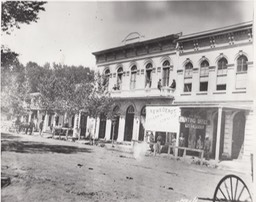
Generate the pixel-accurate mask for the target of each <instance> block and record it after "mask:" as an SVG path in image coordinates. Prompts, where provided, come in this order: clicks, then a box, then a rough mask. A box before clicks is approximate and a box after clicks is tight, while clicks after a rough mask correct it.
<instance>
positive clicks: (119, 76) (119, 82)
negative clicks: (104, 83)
mask: <svg viewBox="0 0 256 202" xmlns="http://www.w3.org/2000/svg"><path fill="white" fill-rule="evenodd" d="M122 79H123V68H122V67H119V68H118V70H117V90H121V87H122Z"/></svg>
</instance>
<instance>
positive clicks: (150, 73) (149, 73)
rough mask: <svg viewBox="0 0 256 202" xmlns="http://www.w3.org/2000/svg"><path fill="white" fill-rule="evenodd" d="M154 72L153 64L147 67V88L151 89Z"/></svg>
mask: <svg viewBox="0 0 256 202" xmlns="http://www.w3.org/2000/svg"><path fill="white" fill-rule="evenodd" d="M152 70H153V65H152V64H151V63H148V64H147V65H146V87H148V88H151V84H152Z"/></svg>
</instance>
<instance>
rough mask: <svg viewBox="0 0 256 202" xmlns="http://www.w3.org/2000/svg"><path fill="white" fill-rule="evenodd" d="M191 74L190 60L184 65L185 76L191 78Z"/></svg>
mask: <svg viewBox="0 0 256 202" xmlns="http://www.w3.org/2000/svg"><path fill="white" fill-rule="evenodd" d="M192 75H193V65H192V63H191V62H188V63H187V64H186V65H185V75H184V76H185V78H192Z"/></svg>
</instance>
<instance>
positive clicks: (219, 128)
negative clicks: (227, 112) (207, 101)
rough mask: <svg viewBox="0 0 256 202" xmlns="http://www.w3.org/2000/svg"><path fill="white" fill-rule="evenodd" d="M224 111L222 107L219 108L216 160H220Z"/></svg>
mask: <svg viewBox="0 0 256 202" xmlns="http://www.w3.org/2000/svg"><path fill="white" fill-rule="evenodd" d="M222 111H223V109H222V107H219V108H218V123H217V137H216V150H215V161H218V160H219V152H220V135H221V122H222Z"/></svg>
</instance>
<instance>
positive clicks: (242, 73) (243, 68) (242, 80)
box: [236, 55, 248, 89]
mask: <svg viewBox="0 0 256 202" xmlns="http://www.w3.org/2000/svg"><path fill="white" fill-rule="evenodd" d="M247 62H248V59H247V57H246V56H244V55H241V56H240V57H239V58H238V59H237V72H236V89H246V87H247V80H248V76H247V70H248V64H247Z"/></svg>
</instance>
